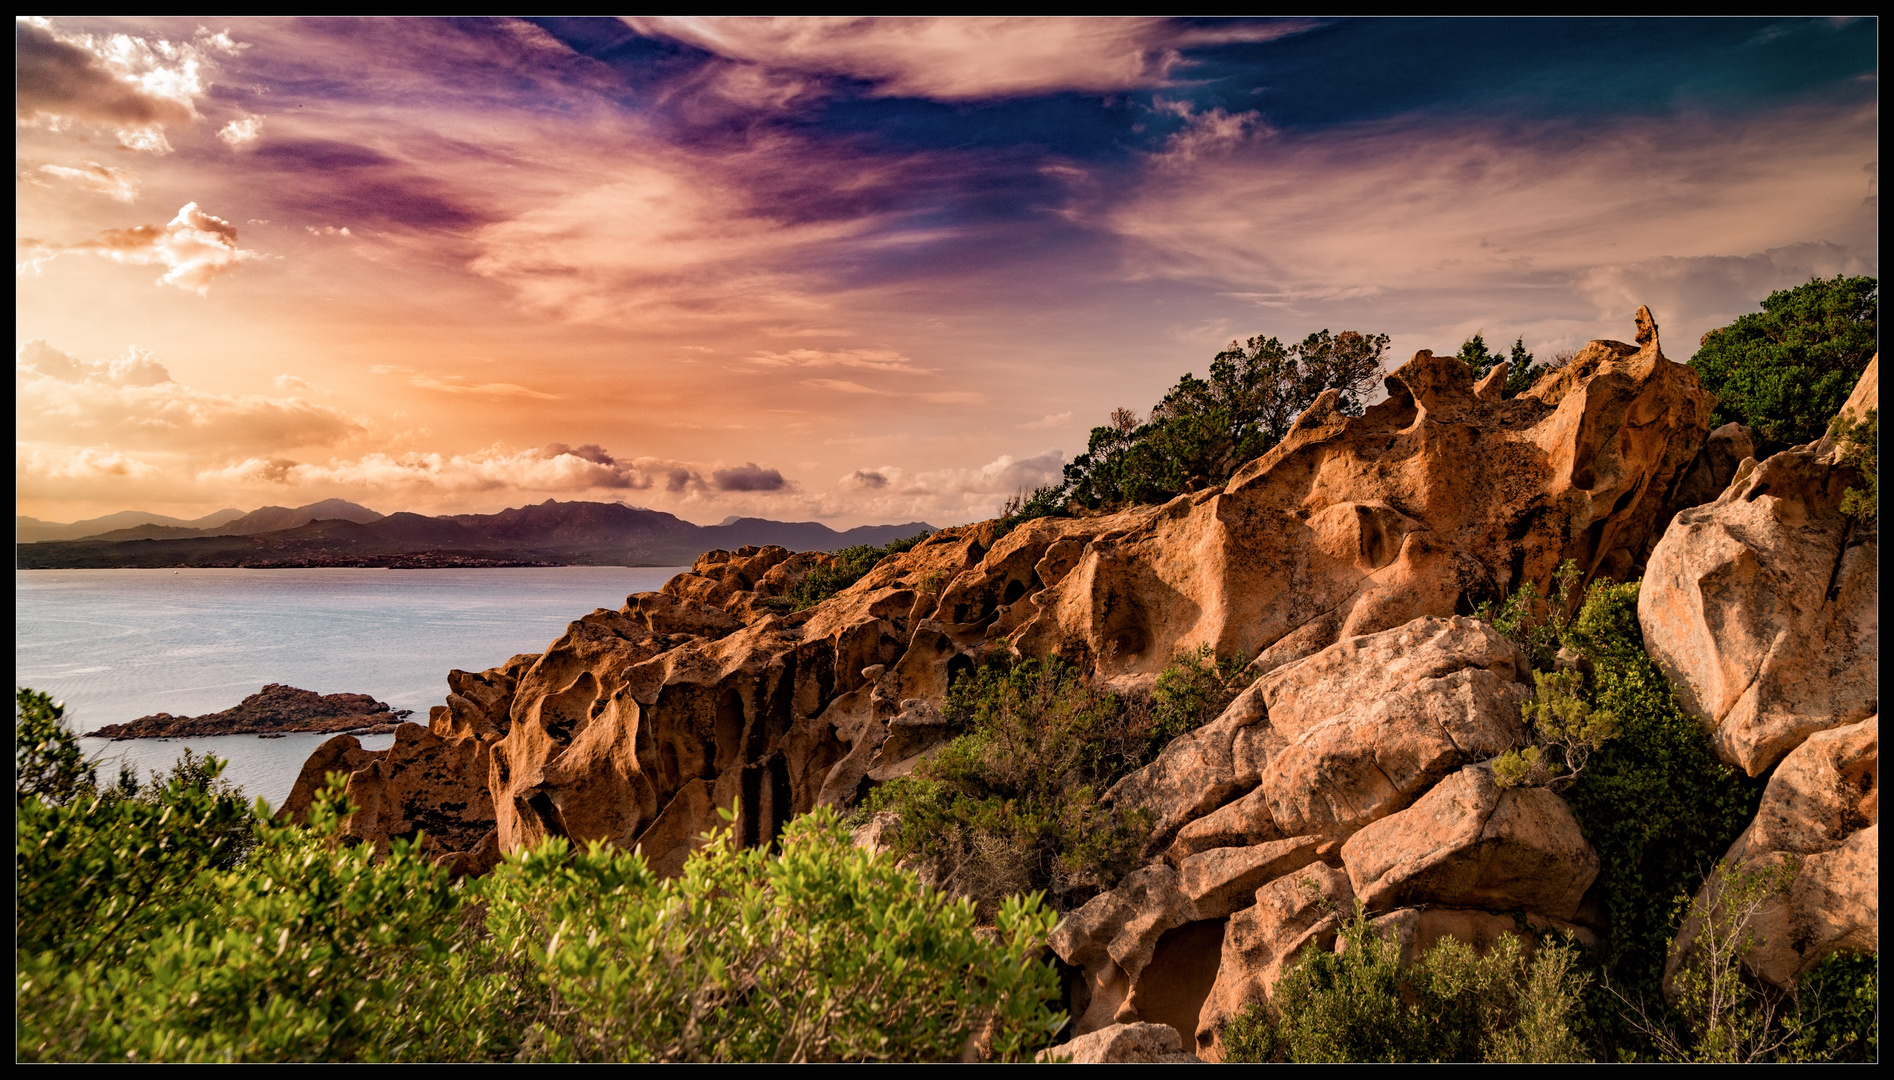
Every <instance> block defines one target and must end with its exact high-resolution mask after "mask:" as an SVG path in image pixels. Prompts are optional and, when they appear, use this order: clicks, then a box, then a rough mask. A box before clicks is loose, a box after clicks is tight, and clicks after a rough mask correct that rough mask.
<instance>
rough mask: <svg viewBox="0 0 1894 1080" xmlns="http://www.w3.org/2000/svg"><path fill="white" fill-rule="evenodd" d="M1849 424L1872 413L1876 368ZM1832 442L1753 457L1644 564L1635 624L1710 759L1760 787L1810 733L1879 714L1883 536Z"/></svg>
mask: <svg viewBox="0 0 1894 1080" xmlns="http://www.w3.org/2000/svg"><path fill="white" fill-rule="evenodd" d="M1877 362H1878V361H1876V362H1871V363H1870V364H1869V366H1868V371H1867V373H1866V374H1865V375H1863V376H1862V379H1861V381H1860V383H1859V384H1858V385H1857V386H1856V388H1855V393H1854V396H1853V397H1851V398H1850V399H1849V403H1848V406H1847V407H1846V408H1845V409H1844V410H1843V411H1844V412H1852V413H1856V414H1858V413H1860V412H1863V411H1865V410H1866V409H1867V408H1871V407H1873V403H1874V400H1875V397H1874V395H1875V384H1876V379H1875V364H1876V363H1877ZM1860 482H1861V477H1860V475H1859V474H1858V473H1857V472H1856V470H1855V469H1853V468H1851V467H1848V466H1846V465H1842V464H1840V463H1839V462H1838V460H1837V452H1836V450H1835V448H1834V447H1833V446H1832V445H1830V444H1829V440H1826V439H1825V440H1823V441H1822V442H1820V443H1812V444H1810V445H1807V446H1801V447H1797V448H1795V449H1793V450H1786V451H1783V452H1782V453H1779V454H1775V455H1772V456H1771V457H1770V458H1769V459H1768V460H1767V461H1764V462H1762V463H1760V464H1758V463H1756V461H1755V460H1754V459H1753V458H1751V459H1747V460H1745V461H1744V462H1743V463H1742V465H1741V466H1740V467H1739V468H1738V471H1737V475H1736V476H1735V478H1734V482H1733V483H1731V484H1730V486H1729V488H1728V489H1727V490H1725V491H1724V492H1723V493H1722V495H1720V496H1719V497H1718V498H1717V499H1716V501H1715V502H1712V503H1708V504H1706V505H1703V506H1699V507H1696V508H1695V509H1691V510H1685V511H1683V512H1682V513H1680V514H1678V515H1677V517H1676V520H1675V521H1673V522H1672V523H1671V527H1670V528H1669V529H1668V530H1666V531H1665V533H1664V535H1663V539H1661V540H1660V541H1659V542H1658V543H1657V545H1656V548H1655V549H1654V550H1653V551H1652V553H1651V560H1650V567H1649V569H1648V571H1647V573H1646V575H1645V581H1644V587H1643V590H1642V591H1641V592H1640V593H1639V595H1638V623H1639V625H1640V626H1641V627H1642V628H1643V631H1644V641H1645V646H1646V647H1647V648H1648V649H1649V650H1650V653H1651V656H1652V657H1653V658H1655V659H1656V660H1657V662H1658V664H1659V666H1660V667H1662V668H1663V669H1664V673H1665V674H1666V675H1667V676H1669V678H1670V681H1671V685H1672V686H1673V687H1675V688H1676V691H1677V700H1678V702H1679V703H1680V704H1681V705H1683V707H1684V708H1685V709H1687V710H1688V711H1690V712H1691V713H1693V714H1694V715H1696V716H1697V717H1698V718H1699V719H1700V720H1702V721H1703V723H1704V725H1705V728H1706V729H1707V730H1708V731H1709V732H1710V738H1711V742H1712V744H1713V745H1714V746H1715V748H1716V752H1717V754H1718V756H1719V757H1721V758H1722V759H1723V760H1724V761H1727V762H1729V763H1730V764H1732V765H1737V766H1740V767H1742V768H1743V769H1744V770H1746V771H1747V772H1748V773H1749V775H1751V776H1761V775H1762V774H1763V773H1765V772H1767V771H1768V770H1769V769H1771V768H1772V767H1774V766H1775V764H1776V762H1778V761H1780V760H1782V757H1783V755H1785V754H1787V753H1788V752H1789V751H1790V750H1792V749H1794V748H1795V747H1796V746H1797V745H1799V744H1800V743H1801V742H1802V740H1804V739H1806V738H1808V737H1809V736H1810V735H1811V734H1813V733H1814V732H1817V731H1820V730H1822V729H1824V728H1830V727H1835V726H1837V725H1840V724H1846V723H1851V722H1853V721H1857V720H1860V719H1863V718H1864V717H1867V716H1869V715H1871V714H1873V713H1875V712H1877V711H1878V709H1879V705H1878V692H1877V689H1876V679H1877V675H1878V667H1879V641H1880V614H1879V597H1880V586H1879V577H1878V573H1877V568H1876V560H1877V557H1878V554H1879V548H1880V544H1879V535H1878V531H1877V529H1876V528H1875V527H1874V526H1873V525H1872V524H1863V523H1862V522H1860V521H1858V520H1856V519H1852V518H1848V517H1844V516H1843V515H1842V513H1841V511H1840V505H1841V498H1842V493H1843V492H1844V491H1845V490H1846V489H1847V488H1848V487H1849V486H1850V485H1853V484H1858V483H1860Z"/></svg>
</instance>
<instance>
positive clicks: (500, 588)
mask: <svg viewBox="0 0 1894 1080" xmlns="http://www.w3.org/2000/svg"><path fill="white" fill-rule="evenodd" d="M684 569H685V568H684V567H645V566H638V567H626V566H561V567H533V568H495V569H480V570H380V569H316V570H244V569H209V570H188V569H186V570H16V571H14V605H15V606H14V611H15V614H14V639H13V640H14V646H13V659H14V668H15V675H14V683H15V686H16V687H30V688H32V689H34V690H41V691H45V692H46V693H49V694H51V695H52V696H53V697H54V698H55V699H56V700H60V701H63V702H64V703H65V706H66V713H65V715H66V719H67V721H68V722H69V723H71V725H72V727H73V730H74V731H76V732H78V733H80V735H81V738H80V740H79V743H80V745H81V746H82V747H83V748H84V750H85V752H86V754H87V755H88V757H90V758H91V759H92V760H94V761H96V762H97V763H98V764H99V765H100V776H101V779H106V778H110V777H113V776H116V775H117V773H118V771H119V768H120V767H121V766H128V767H130V768H131V769H132V770H133V771H134V772H135V773H136V774H137V775H138V776H140V777H141V778H146V777H148V776H149V774H150V773H152V772H153V771H163V770H166V769H169V768H170V767H171V765H172V764H173V763H174V762H175V761H176V760H177V759H178V757H179V755H180V754H181V753H182V752H183V751H184V749H185V748H186V747H189V748H190V749H191V750H192V751H194V752H196V753H198V754H215V755H216V756H217V757H219V758H222V759H223V760H225V761H226V762H228V763H229V764H228V766H227V767H226V769H225V771H224V777H225V778H226V779H228V780H230V781H231V782H233V783H235V784H237V785H238V786H239V787H241V788H242V789H243V791H244V793H245V795H247V796H249V797H250V798H256V797H258V796H261V797H262V798H264V799H266V800H268V801H269V803H270V804H271V805H272V806H276V805H280V804H281V802H282V800H283V799H284V798H285V797H287V796H288V794H289V789H290V787H291V786H292V785H294V783H295V781H296V775H297V773H298V772H299V771H300V770H301V768H302V763H303V762H304V761H305V760H306V759H307V758H308V757H309V754H310V752H311V751H313V750H314V749H315V748H316V747H317V746H319V745H320V744H321V743H322V742H323V740H325V739H328V738H330V737H331V736H329V735H324V734H320V733H316V734H298V735H286V736H283V737H282V738H277V739H260V738H257V737H256V736H254V735H224V736H217V737H211V738H189V739H127V740H124V741H117V742H115V741H113V740H110V739H97V738H86V737H84V733H85V732H87V731H91V730H93V729H95V728H98V727H102V726H104V725H106V724H117V723H123V722H125V721H127V720H134V719H137V718H138V717H141V716H148V715H150V714H152V713H158V712H168V713H171V714H173V715H177V716H199V715H202V714H204V713H210V712H217V711H220V710H223V709H227V708H230V707H231V706H233V705H235V704H237V703H238V702H239V701H242V700H243V699H244V698H245V697H247V696H249V695H250V694H254V693H256V692H257V691H258V690H260V689H262V688H263V686H264V684H266V683H285V684H288V685H290V686H297V687H301V688H302V689H305V690H314V691H316V692H317V693H322V694H337V693H356V694H369V695H371V696H373V697H375V698H378V699H380V700H382V701H385V702H387V703H388V704H389V705H391V706H393V707H394V708H396V709H411V710H413V712H414V715H413V716H411V717H409V718H408V719H410V720H413V721H415V722H417V723H426V722H427V714H428V709H429V707H431V706H434V705H439V704H441V703H443V702H444V701H445V700H446V697H447V672H448V671H449V670H450V669H452V668H462V669H464V670H468V671H479V670H482V669H485V668H490V667H494V666H496V665H498V664H501V663H503V662H505V661H506V660H507V658H509V657H511V656H513V655H515V654H517V653H534V652H543V651H545V649H546V647H547V646H548V645H549V644H551V643H552V642H553V641H554V640H555V639H556V638H558V637H559V635H560V634H562V633H564V632H565V628H566V626H567V624H569V623H571V622H573V621H574V620H576V619H578V618H580V617H581V616H584V615H587V614H590V613H591V612H592V611H594V610H595V609H598V608H611V609H616V608H619V607H621V606H623V604H624V602H625V597H626V596H627V595H629V594H631V593H636V592H646V591H651V590H655V589H657V588H658V587H659V586H661V585H663V584H664V582H665V581H667V580H669V579H670V578H671V577H672V576H673V575H675V574H678V573H680V572H682V571H683V570H684ZM358 738H360V739H361V740H362V745H363V746H365V747H368V748H369V749H377V750H378V749H383V748H386V747H387V746H389V745H391V744H392V743H393V742H394V736H393V735H369V736H358Z"/></svg>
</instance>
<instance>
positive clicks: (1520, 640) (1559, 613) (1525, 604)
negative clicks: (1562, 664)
mask: <svg viewBox="0 0 1894 1080" xmlns="http://www.w3.org/2000/svg"><path fill="white" fill-rule="evenodd" d="M1580 576H1581V575H1580V573H1579V569H1578V563H1577V562H1575V561H1573V560H1571V559H1567V560H1565V561H1564V562H1562V563H1560V564H1559V567H1558V569H1557V570H1555V571H1553V574H1552V584H1553V587H1552V594H1551V595H1550V596H1548V597H1546V598H1545V599H1543V600H1542V599H1540V597H1539V587H1538V586H1537V585H1535V584H1533V583H1532V582H1530V581H1526V582H1522V583H1521V584H1520V586H1519V588H1517V589H1514V590H1513V592H1512V595H1510V596H1508V597H1506V598H1505V599H1504V600H1501V601H1500V602H1499V603H1498V604H1494V603H1492V602H1490V601H1488V602H1486V603H1483V604H1481V605H1480V606H1479V608H1478V609H1477V610H1476V611H1474V613H1473V617H1474V618H1476V619H1479V620H1481V621H1483V622H1488V623H1492V624H1493V629H1495V630H1498V631H1499V632H1500V633H1502V634H1504V635H1506V636H1507V637H1509V638H1511V639H1512V640H1513V642H1514V643H1515V644H1517V645H1518V646H1519V647H1520V648H1521V649H1523V650H1525V653H1526V659H1527V661H1528V662H1529V663H1531V664H1532V666H1533V668H1534V669H1537V670H1547V669H1549V668H1551V667H1552V665H1553V661H1554V660H1555V659H1556V657H1557V653H1558V651H1559V647H1560V645H1561V644H1562V643H1563V641H1564V638H1565V633H1566V630H1567V628H1568V627H1570V625H1571V613H1572V602H1573V600H1574V599H1575V597H1574V596H1573V594H1572V587H1573V586H1574V585H1577V584H1578V579H1579V577H1580Z"/></svg>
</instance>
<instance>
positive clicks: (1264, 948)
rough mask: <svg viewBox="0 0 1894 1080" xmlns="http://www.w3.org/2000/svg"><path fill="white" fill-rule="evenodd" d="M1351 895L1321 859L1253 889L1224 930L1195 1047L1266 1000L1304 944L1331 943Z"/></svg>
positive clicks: (1339, 874)
mask: <svg viewBox="0 0 1894 1080" xmlns="http://www.w3.org/2000/svg"><path fill="white" fill-rule="evenodd" d="M1354 899H1355V897H1354V889H1353V887H1352V885H1351V884H1350V882H1349V880H1348V874H1347V873H1346V872H1344V871H1342V870H1338V869H1336V868H1334V867H1331V866H1328V865H1326V864H1323V863H1315V864H1312V865H1310V866H1308V867H1306V868H1305V869H1303V870H1302V871H1300V872H1298V873H1294V874H1290V875H1288V876H1285V877H1280V878H1277V879H1276V880H1275V881H1272V882H1270V883H1269V884H1267V885H1265V886H1263V887H1262V888H1260V889H1258V890H1256V902H1255V903H1254V904H1252V905H1251V906H1249V907H1247V908H1245V909H1243V910H1242V911H1239V912H1237V913H1236V914H1234V915H1232V916H1230V921H1229V925H1228V926H1227V928H1226V929H1225V930H1224V933H1223V955H1222V957H1221V958H1220V962H1219V964H1218V966H1217V977H1216V981H1215V983H1214V984H1212V986H1211V988H1210V992H1209V994H1207V995H1206V996H1205V998H1204V1003H1203V1006H1202V1008H1201V1010H1200V1011H1199V1013H1198V1020H1197V1031H1196V1036H1197V1045H1198V1047H1200V1048H1203V1049H1205V1050H1208V1049H1210V1048H1211V1047H1212V1046H1213V1045H1215V1044H1216V1043H1217V1038H1218V1033H1219V1032H1220V1031H1221V1030H1222V1029H1223V1028H1224V1027H1225V1026H1226V1025H1228V1024H1229V1022H1230V1021H1232V1020H1234V1019H1236V1017H1237V1015H1238V1014H1239V1013H1241V1012H1242V1011H1243V1009H1244V1007H1245V1006H1247V1005H1249V1004H1251V1003H1261V1002H1264V1001H1266V1000H1268V998H1269V996H1270V995H1271V994H1273V993H1274V992H1275V989H1276V982H1277V980H1279V979H1281V978H1282V975H1283V972H1285V971H1286V970H1288V968H1289V965H1290V964H1291V963H1293V962H1294V960H1295V959H1296V957H1298V956H1300V955H1301V954H1302V951H1303V950H1304V949H1309V948H1315V949H1328V948H1331V947H1333V946H1334V944H1335V934H1336V931H1337V930H1338V929H1339V928H1340V926H1341V922H1342V919H1343V918H1344V917H1345V916H1346V915H1347V914H1348V913H1349V912H1351V910H1352V908H1353V904H1354ZM1218 1054H1219V1056H1221V1053H1220V1050H1219V1051H1218Z"/></svg>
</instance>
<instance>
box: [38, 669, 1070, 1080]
mask: <svg viewBox="0 0 1894 1080" xmlns="http://www.w3.org/2000/svg"><path fill="white" fill-rule="evenodd" d="M15 762H16V764H15V784H14V792H15V811H16V815H17V818H18V825H17V830H18V831H17V838H18V839H17V846H16V861H15V872H16V875H17V881H18V886H19V906H18V913H17V925H16V943H15V952H14V993H15V1002H16V1005H15V1009H16V1011H15V1023H16V1028H15V1032H16V1039H17V1041H16V1053H17V1054H18V1056H19V1057H20V1058H21V1059H23V1060H31V1061H39V1060H64V1061H81V1060H85V1061H91V1060H97V1061H104V1060H110V1061H125V1060H134V1061H157V1060H228V1061H285V1060H306V1061H357V1060H363V1061H365V1060H440V1061H477V1060H578V1059H584V1060H619V1061H730V1060H767V1059H780V1060H803V1061H872V1060H956V1059H959V1058H961V1057H963V1056H971V1057H974V1058H988V1059H1000V1060H1011V1059H1017V1058H1019V1057H1021V1056H1025V1055H1029V1054H1030V1053H1031V1052H1032V1051H1033V1050H1034V1049H1036V1048H1037V1047H1039V1046H1043V1045H1045V1044H1046V1042H1048V1041H1049V1040H1050V1038H1051V1035H1052V1033H1053V1032H1054V1031H1055V1030H1057V1028H1058V1027H1059V1025H1060V1024H1061V1023H1063V1021H1064V1017H1063V1016H1062V1015H1059V1014H1056V1013H1054V1012H1053V1011H1052V1010H1051V1005H1052V1003H1053V1002H1054V1001H1056V999H1057V997H1058V982H1057V976H1056V974H1055V973H1054V972H1053V970H1052V969H1051V967H1049V966H1048V965H1047V964H1045V963H1043V962H1041V961H1040V960H1039V959H1037V957H1038V956H1039V953H1040V950H1041V948H1042V943H1043V941H1044V939H1045V936H1046V934H1047V932H1048V931H1049V930H1050V929H1051V926H1052V921H1053V915H1052V914H1051V913H1050V912H1048V911H1047V910H1046V909H1045V908H1044V907H1043V905H1042V904H1041V903H1040V902H1039V900H1038V899H1037V898H1036V897H1033V896H1025V897H1015V898H1013V899H1011V900H1009V901H1007V902H1005V903H1003V904H1001V905H999V907H998V908H997V910H996V911H995V912H994V913H993V917H992V919H991V920H990V928H989V929H986V930H976V926H975V915H974V910H973V906H972V904H971V903H969V902H967V901H965V900H954V899H951V898H949V897H947V896H945V895H943V894H942V893H939V892H936V891H930V890H926V889H923V888H922V887H921V884H920V882H919V880H918V879H917V878H916V877H915V876H914V875H913V874H912V873H910V872H908V871H906V870H904V869H901V868H898V867H896V866H895V865H894V864H893V862H892V861H891V860H888V859H885V858H877V857H874V856H872V855H870V854H868V853H867V852H865V851H863V850H861V849H859V848H856V847H855V846H853V845H852V844H851V843H849V840H848V836H847V834H846V833H845V832H844V831H843V830H842V828H841V825H840V823H839V822H838V821H837V820H836V819H835V817H834V816H833V815H832V814H826V813H818V814H811V815H808V816H805V817H803V818H800V819H798V820H797V821H796V822H794V823H793V824H792V825H791V826H790V827H789V828H788V829H787V830H785V832H784V834H783V836H782V838H781V842H780V845H779V850H778V851H777V852H776V853H774V854H772V853H770V852H766V851H762V850H747V851H743V850H737V849H736V848H734V847H733V846H732V845H731V843H730V841H729V837H728V833H727V831H725V832H719V833H717V834H716V835H715V836H714V837H712V838H710V840H709V843H708V844H707V846H706V847H705V848H704V849H703V850H702V851H700V852H698V853H697V854H696V855H694V856H693V857H692V859H691V860H690V861H689V862H688V863H687V864H686V867H685V871H684V874H683V875H682V876H681V877H679V878H676V879H674V880H670V881H659V880H658V879H657V878H656V877H655V876H654V875H653V874H652V873H651V872H650V870H649V868H648V867H647V866H646V865H645V862H644V859H643V858H642V857H641V856H639V855H637V854H635V853H629V852H621V851H611V850H606V849H601V848H599V847H596V846H594V847H589V848H587V849H585V850H584V851H575V850H572V849H571V848H570V847H568V846H567V845H566V844H565V843H564V842H562V841H558V840H554V841H549V842H548V843H547V844H545V845H543V846H541V847H539V848H537V849H535V850H532V851H524V852H517V853H515V854H514V855H513V856H511V857H509V858H508V859H507V860H506V861H505V862H504V863H503V864H502V865H501V866H500V868H499V869H497V870H496V871H495V872H494V873H493V874H491V875H489V876H487V877H486V878H483V879H480V880H478V881H464V880H463V881H459V882H456V881H454V880H452V879H451V878H450V876H449V874H448V872H447V871H446V870H445V869H444V868H442V867H440V866H436V865H435V864H434V863H433V861H432V860H431V859H428V858H425V857H423V855H422V851H421V848H420V847H419V845H418V844H415V843H409V842H405V841H397V842H396V843H395V844H394V845H393V846H392V848H391V849H390V850H389V852H388V853H387V855H386V856H385V857H383V858H381V859H376V858H374V857H373V852H372V847H371V846H369V845H354V846H351V845H350V844H348V843H347V842H346V841H345V840H344V839H343V834H342V832H341V829H340V826H341V821H342V819H343V818H344V817H346V816H347V814H348V813H350V811H351V808H350V807H349V806H348V805H347V804H346V802H345V801H344V799H343V796H342V787H341V784H340V778H339V777H337V778H334V782H333V783H332V785H331V787H330V789H329V790H328V791H327V792H326V793H324V795H323V796H322V797H321V798H320V799H319V800H318V801H317V804H316V806H315V808H314V810H313V812H312V813H311V815H310V820H309V823H308V825H307V826H306V827H303V826H296V825H290V824H285V823H280V822H274V821H272V820H270V819H269V818H268V817H267V816H266V814H265V809H266V808H265V807H263V806H262V804H261V803H260V802H259V803H258V805H257V806H255V807H247V806H245V805H244V804H243V802H242V799H241V797H240V796H239V795H238V794H237V793H236V792H234V791H232V790H231V789H230V788H229V787H228V785H225V784H222V783H221V782H220V781H219V779H218V773H219V771H220V769H221V765H220V764H219V763H217V762H216V761H214V760H209V759H194V760H193V761H191V762H187V763H186V766H185V767H184V768H181V769H179V770H177V771H175V772H174V773H173V774H172V775H170V776H169V777H166V778H163V779H161V780H158V781H157V782H155V783H153V784H152V785H150V786H148V787H145V786H140V785H138V784H136V783H135V782H130V781H127V780H121V782H120V783H119V784H117V785H116V786H102V785H100V784H99V783H98V781H97V777H96V771H95V770H94V769H92V768H91V767H90V766H88V765H87V763H86V762H84V761H83V759H82V758H81V756H80V754H79V751H78V744H77V741H76V739H75V738H74V737H73V736H72V734H71V732H70V731H69V730H67V729H66V728H65V727H64V725H63V723H62V722H61V718H60V710H59V708H58V707H57V706H56V705H54V704H53V703H52V702H51V701H49V700H47V699H46V697H45V695H42V694H34V693H33V692H31V691H21V692H20V694H19V696H18V701H17V712H16V715H15Z"/></svg>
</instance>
